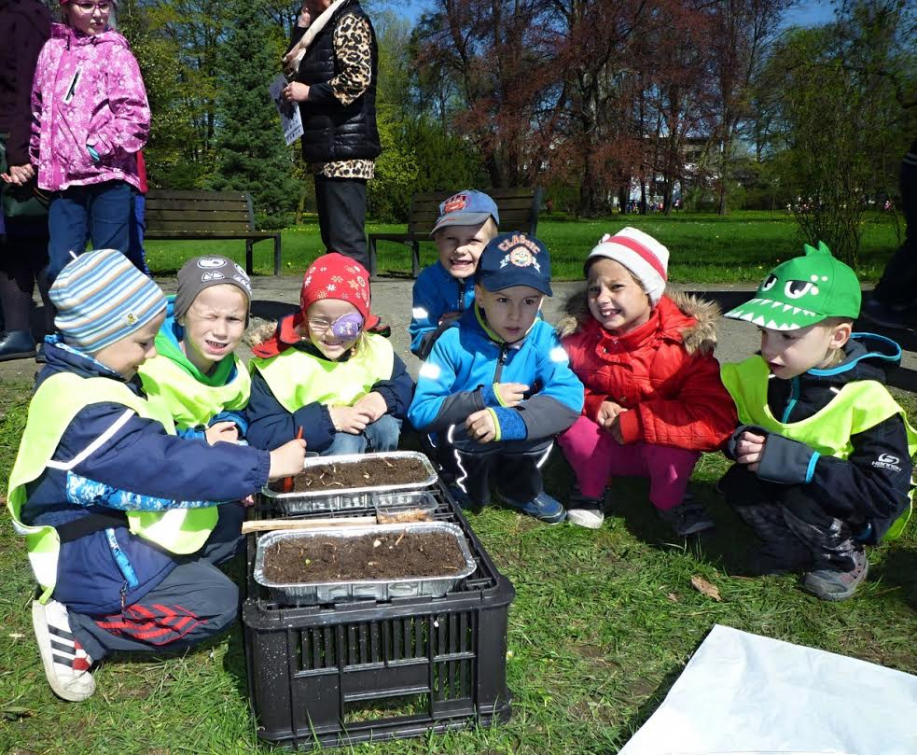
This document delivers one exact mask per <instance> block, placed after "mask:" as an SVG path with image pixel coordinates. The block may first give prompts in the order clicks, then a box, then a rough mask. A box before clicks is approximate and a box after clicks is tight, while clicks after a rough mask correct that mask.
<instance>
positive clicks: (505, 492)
mask: <svg viewBox="0 0 917 755" xmlns="http://www.w3.org/2000/svg"><path fill="white" fill-rule="evenodd" d="M553 447H554V439H553V438H544V439H542V440H536V441H530V440H522V441H505V442H499V443H483V444H482V443H478V442H477V441H475V440H472V439H471V438H469V437H468V434H467V433H466V432H465V428H464V427H462V426H459V425H455V426H454V427H452V428H451V429H450V430H449V431H448V432H445V433H440V435H439V459H440V461H441V462H442V464H443V466H444V467H445V468H446V469H447V471H448V472H449V473H450V474H451V475H453V476H454V478H455V484H456V485H458V486H459V487H460V488H462V490H464V491H465V493H467V494H468V497H469V498H470V499H471V500H472V501H473V502H474V503H475V504H477V505H478V506H483V505H484V504H486V503H489V502H490V485H491V478H493V479H494V480H495V481H496V485H497V492H498V493H500V494H501V495H502V496H504V497H505V498H508V499H510V500H511V501H515V502H516V503H526V502H528V501H531V500H532V499H533V498H535V497H536V496H538V495H541V493H542V492H543V491H544V480H543V478H542V475H541V467H542V466H543V465H544V463H545V461H547V458H548V454H550V453H551V449H552V448H553Z"/></svg>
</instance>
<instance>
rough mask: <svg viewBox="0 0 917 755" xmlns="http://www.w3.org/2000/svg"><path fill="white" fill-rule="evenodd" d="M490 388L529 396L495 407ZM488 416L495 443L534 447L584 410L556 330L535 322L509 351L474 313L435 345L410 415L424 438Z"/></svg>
mask: <svg viewBox="0 0 917 755" xmlns="http://www.w3.org/2000/svg"><path fill="white" fill-rule="evenodd" d="M495 383H524V384H526V385H528V386H530V390H531V393H530V395H529V396H527V397H526V399H525V400H524V401H522V403H520V404H519V405H518V406H516V407H513V408H509V407H504V406H501V405H500V402H499V401H498V399H497V395H496V393H495V391H494V384H495ZM484 408H491V409H493V410H494V413H495V415H496V417H497V422H498V423H499V426H500V433H499V439H500V440H524V439H528V440H539V439H541V438H547V437H550V436H553V435H556V434H558V433H561V432H563V431H564V430H566V429H567V428H568V427H570V426H571V425H572V424H573V423H574V422H575V421H576V419H577V417H579V415H580V412H581V411H582V409H583V384H582V383H581V382H580V381H579V378H578V377H576V375H575V374H573V370H571V369H570V362H569V359H568V358H567V353H566V352H565V351H564V349H563V347H562V346H561V345H560V341H559V340H558V339H557V336H556V334H555V333H554V329H553V328H552V327H551V326H550V325H548V324H547V323H546V322H545V321H544V320H541V319H538V320H536V321H535V324H534V325H533V326H532V329H531V330H530V331H529V333H528V335H527V336H526V337H525V338H524V339H523V340H521V341H518V342H516V343H514V344H511V345H508V344H506V343H504V342H503V341H501V340H500V339H499V338H498V337H497V336H496V335H495V334H494V333H493V332H492V331H490V330H489V329H488V328H487V327H486V324H485V322H484V321H483V315H482V313H481V311H480V310H479V309H478V307H472V308H471V309H469V310H468V311H467V312H465V314H464V315H462V317H461V319H459V320H458V321H457V322H455V323H453V325H452V326H451V327H449V328H447V329H446V330H445V331H444V332H443V334H442V335H441V336H440V337H439V339H438V340H437V341H436V345H435V346H434V347H433V351H432V353H431V354H430V357H429V359H427V361H426V362H424V364H423V366H422V367H421V368H420V375H419V377H418V379H417V390H416V391H415V393H414V400H413V402H411V408H410V410H409V411H408V418H409V419H410V420H411V424H413V425H414V427H415V428H417V429H418V430H420V431H421V432H440V431H443V430H445V429H447V428H448V427H449V426H450V425H454V424H459V423H462V422H464V421H465V419H466V418H467V417H468V416H469V415H470V414H472V413H474V412H476V411H479V410H481V409H484Z"/></svg>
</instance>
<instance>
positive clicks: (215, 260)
mask: <svg viewBox="0 0 917 755" xmlns="http://www.w3.org/2000/svg"><path fill="white" fill-rule="evenodd" d="M225 264H226V260H224V259H223V258H222V257H202V258H201V259H199V260H198V261H197V266H198V267H202V268H204V269H205V270H206V269H208V268H214V267H223V265H225Z"/></svg>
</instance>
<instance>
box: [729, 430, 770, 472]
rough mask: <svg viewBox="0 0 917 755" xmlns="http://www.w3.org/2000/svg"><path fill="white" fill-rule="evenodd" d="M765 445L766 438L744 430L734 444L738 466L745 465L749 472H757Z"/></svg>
mask: <svg viewBox="0 0 917 755" xmlns="http://www.w3.org/2000/svg"><path fill="white" fill-rule="evenodd" d="M766 443H767V437H766V436H764V435H757V434H756V433H752V432H749V431H748V430H746V431H745V432H744V433H742V434H741V435H740V436H739V440H738V442H737V443H736V461H737V462H738V463H739V464H747V465H748V471H749V472H757V471H758V465H759V464H760V463H761V457H762V456H763V455H764V445H765V444H766Z"/></svg>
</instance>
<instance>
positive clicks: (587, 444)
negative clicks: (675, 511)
mask: <svg viewBox="0 0 917 755" xmlns="http://www.w3.org/2000/svg"><path fill="white" fill-rule="evenodd" d="M557 442H558V444H559V445H560V447H561V448H562V449H563V452H564V456H566V457H567V461H568V462H570V466H571V467H573V471H574V472H575V473H576V481H577V483H578V484H579V489H580V492H581V493H582V494H583V495H584V496H587V497H589V498H601V497H602V495H603V494H604V492H605V487H606V486H607V485H608V482H609V477H611V476H613V475H620V476H621V477H648V478H649V480H650V502H651V503H652V504H653V505H654V506H655V507H656V508H658V509H670V508H672V507H673V506H677V505H678V504H680V503H681V502H682V501H683V500H684V497H685V491H686V490H687V489H688V480H690V479H691V473H692V472H693V471H694V465H695V464H697V460H698V459H699V458H700V453H698V452H697V451H686V450H685V449H683V448H673V447H671V446H654V445H651V444H649V443H629V444H627V445H624V446H622V445H619V444H618V443H616V442H615V440H614V439H613V438H612V437H611V435H610V434H609V433H607V432H605V431H604V430H603V429H601V428H600V427H599V426H598V425H597V424H596V423H595V422H593V421H592V420H591V419H589V418H588V417H583V416H581V417H580V418H579V419H578V420H576V422H574V423H573V426H572V427H571V428H570V429H569V430H567V431H566V432H565V433H563V434H562V435H561V436H560V437H559V438H558V439H557Z"/></svg>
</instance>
